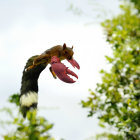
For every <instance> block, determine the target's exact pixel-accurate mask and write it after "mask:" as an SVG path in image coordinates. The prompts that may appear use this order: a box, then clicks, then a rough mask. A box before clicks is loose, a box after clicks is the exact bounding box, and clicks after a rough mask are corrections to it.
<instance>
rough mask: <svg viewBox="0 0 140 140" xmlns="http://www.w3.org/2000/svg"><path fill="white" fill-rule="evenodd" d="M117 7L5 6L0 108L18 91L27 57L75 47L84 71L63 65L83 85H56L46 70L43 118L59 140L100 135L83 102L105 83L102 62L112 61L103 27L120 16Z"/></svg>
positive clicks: (113, 1) (95, 2)
mask: <svg viewBox="0 0 140 140" xmlns="http://www.w3.org/2000/svg"><path fill="white" fill-rule="evenodd" d="M119 4H120V1H119V0H104V1H103V0H86V1H85V0H76V1H75V0H59V1H58V0H51V1H49V0H40V1H37V0H30V1H29V0H20V1H19V0H14V1H11V0H6V1H2V0H1V1H0V21H1V22H0V64H1V68H0V85H1V88H0V106H1V107H3V106H6V105H7V98H8V96H10V95H11V94H13V93H16V92H19V91H20V86H21V77H22V71H23V68H24V66H25V64H26V61H27V59H28V58H29V57H31V56H33V55H37V54H41V53H42V52H44V51H45V50H47V49H49V48H51V47H52V46H55V45H63V44H64V43H66V44H67V46H69V47H71V46H72V45H73V46H74V53H75V54H74V58H75V60H76V61H77V62H78V63H79V65H80V67H81V69H80V70H76V69H74V68H73V67H72V66H71V65H70V64H69V63H68V62H66V61H63V63H65V65H67V66H68V67H69V68H70V69H71V70H73V71H74V72H75V73H76V74H77V75H78V76H79V79H78V80H77V81H76V83H74V84H67V83H64V82H62V81H60V80H59V79H57V80H55V79H54V78H53V77H52V75H51V73H50V72H49V66H48V67H47V68H46V69H45V70H44V71H43V72H42V73H41V75H40V78H39V81H38V83H39V104H38V107H39V114H40V115H43V116H44V117H46V118H47V119H48V120H49V122H51V123H54V127H53V129H52V130H51V134H52V135H53V136H54V137H55V138H56V139H60V138H64V139H66V140H84V139H86V138H88V137H89V136H92V135H96V134H97V133H99V132H102V129H101V128H100V127H99V126H98V120H97V118H96V116H94V117H92V118H88V117H87V111H88V110H87V109H82V106H81V104H80V102H81V100H82V99H86V98H87V97H88V95H89V91H88V90H89V89H94V88H95V87H96V83H97V82H99V81H100V80H101V78H100V77H101V76H100V74H99V71H100V70H101V69H102V68H105V69H108V68H109V66H107V65H106V64H107V62H106V61H105V58H104V56H105V55H111V49H110V48H109V47H108V43H107V42H106V38H105V37H104V31H103V29H102V27H101V25H100V23H101V22H102V21H104V20H106V19H110V18H112V17H113V16H115V15H117V14H118V13H119V12H120V9H119ZM0 117H1V116H0ZM5 117H6V116H5ZM1 119H2V118H1ZM0 131H1V132H3V129H1V128H0Z"/></svg>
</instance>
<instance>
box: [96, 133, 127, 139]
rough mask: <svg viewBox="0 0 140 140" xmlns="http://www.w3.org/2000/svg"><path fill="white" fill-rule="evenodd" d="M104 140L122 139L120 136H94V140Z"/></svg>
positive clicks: (108, 134) (104, 134)
mask: <svg viewBox="0 0 140 140" xmlns="http://www.w3.org/2000/svg"><path fill="white" fill-rule="evenodd" d="M105 138H108V140H124V138H123V137H122V136H121V135H115V134H110V133H103V134H98V135H96V140H104V139H105Z"/></svg>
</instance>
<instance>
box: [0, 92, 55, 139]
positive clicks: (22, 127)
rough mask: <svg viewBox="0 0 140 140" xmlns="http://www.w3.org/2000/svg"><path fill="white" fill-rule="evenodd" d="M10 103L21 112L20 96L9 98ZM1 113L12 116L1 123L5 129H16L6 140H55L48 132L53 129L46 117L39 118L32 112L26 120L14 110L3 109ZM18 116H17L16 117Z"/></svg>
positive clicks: (5, 137) (7, 135)
mask: <svg viewBox="0 0 140 140" xmlns="http://www.w3.org/2000/svg"><path fill="white" fill-rule="evenodd" d="M9 102H10V103H12V104H14V105H16V110H19V94H13V95H12V96H10V97H9ZM0 112H1V113H2V112H6V114H7V115H9V116H10V120H8V121H0V123H1V125H3V126H4V127H9V125H10V126H11V128H13V127H14V128H15V129H14V131H12V132H10V133H7V134H5V135H3V138H4V140H54V138H53V137H51V136H50V134H49V133H48V131H49V130H50V129H51V128H52V127H53V125H52V124H49V123H48V121H47V120H46V119H45V118H44V117H40V116H37V114H36V111H30V112H28V114H27V118H26V119H24V118H23V117H22V115H21V113H20V112H14V111H13V109H12V108H6V107H4V108H2V109H1V110H0ZM15 115H16V116H15Z"/></svg>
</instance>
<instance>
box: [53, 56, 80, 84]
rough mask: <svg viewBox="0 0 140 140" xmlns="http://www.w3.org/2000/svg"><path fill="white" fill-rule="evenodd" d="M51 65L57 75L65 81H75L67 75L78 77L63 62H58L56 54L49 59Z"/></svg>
mask: <svg viewBox="0 0 140 140" xmlns="http://www.w3.org/2000/svg"><path fill="white" fill-rule="evenodd" d="M51 67H52V70H53V71H54V72H55V74H56V75H57V77H58V78H59V79H60V80H62V81H63V82H66V83H74V82H75V81H74V80H73V79H72V78H70V77H69V76H68V74H69V75H72V76H74V77H76V78H77V79H78V76H77V75H76V74H75V73H74V72H73V71H71V70H69V69H68V67H66V66H65V65H64V64H63V63H61V62H60V59H59V58H58V57H57V56H53V57H52V59H51Z"/></svg>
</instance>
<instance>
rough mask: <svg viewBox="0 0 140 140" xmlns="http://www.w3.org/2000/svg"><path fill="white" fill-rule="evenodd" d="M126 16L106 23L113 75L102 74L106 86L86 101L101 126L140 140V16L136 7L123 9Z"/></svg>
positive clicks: (90, 113)
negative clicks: (107, 125)
mask: <svg viewBox="0 0 140 140" xmlns="http://www.w3.org/2000/svg"><path fill="white" fill-rule="evenodd" d="M120 7H121V9H122V11H123V13H122V14H120V15H119V16H117V17H115V18H113V19H112V20H106V21H105V22H104V23H102V26H103V27H104V29H105V33H106V36H107V42H109V44H110V45H111V48H112V52H113V56H112V57H109V56H106V59H107V61H108V62H109V63H110V64H111V65H112V68H111V70H110V71H109V72H107V71H105V70H101V74H102V83H98V84H97V88H96V90H95V92H93V91H91V90H90V97H89V98H88V100H87V101H82V105H83V107H86V108H89V109H90V111H89V114H88V116H93V115H94V114H95V113H96V114H97V115H98V118H99V120H100V126H102V127H105V126H106V125H105V124H109V125H111V126H113V127H115V128H117V130H118V132H121V134H123V137H124V139H129V140H136V139H137V140H138V139H140V14H139V13H138V10H136V9H134V7H133V5H127V6H123V5H121V6H120Z"/></svg>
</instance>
